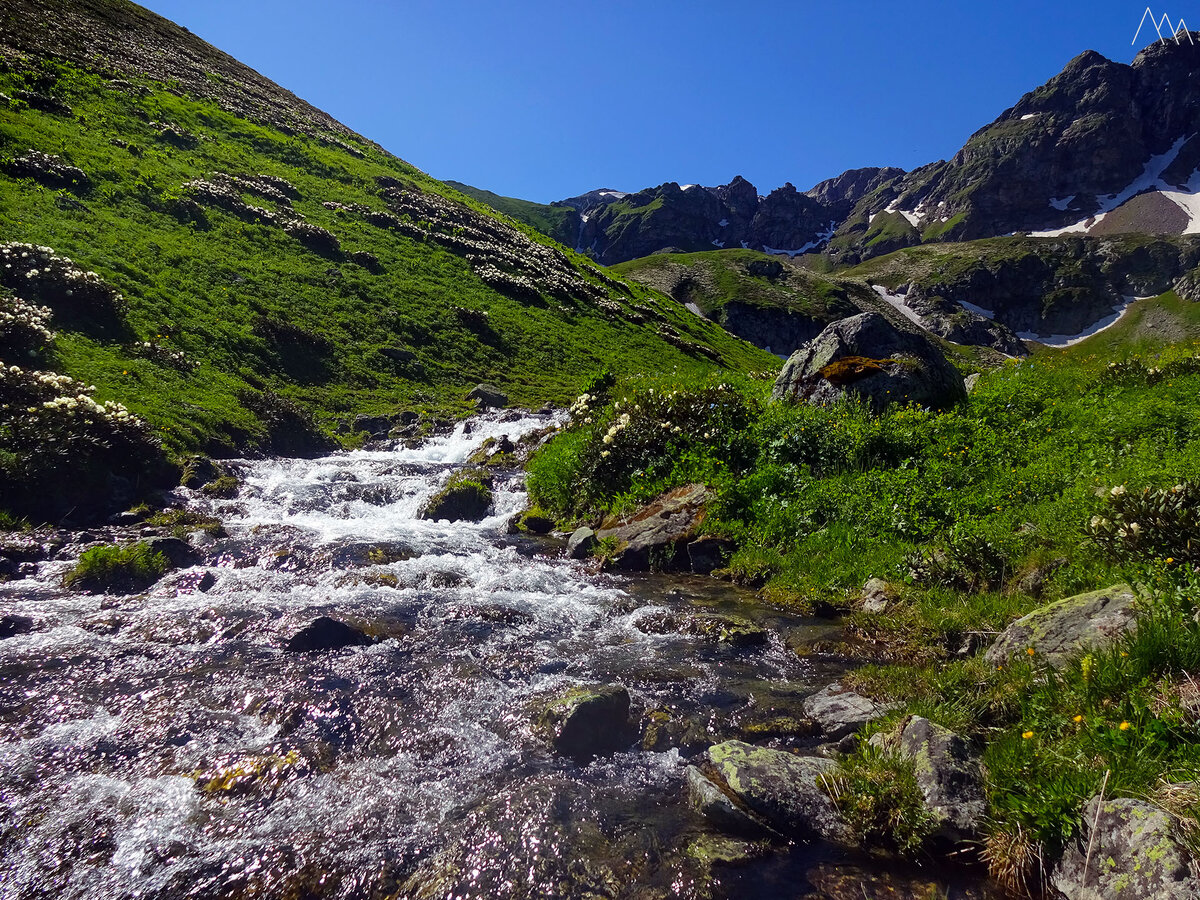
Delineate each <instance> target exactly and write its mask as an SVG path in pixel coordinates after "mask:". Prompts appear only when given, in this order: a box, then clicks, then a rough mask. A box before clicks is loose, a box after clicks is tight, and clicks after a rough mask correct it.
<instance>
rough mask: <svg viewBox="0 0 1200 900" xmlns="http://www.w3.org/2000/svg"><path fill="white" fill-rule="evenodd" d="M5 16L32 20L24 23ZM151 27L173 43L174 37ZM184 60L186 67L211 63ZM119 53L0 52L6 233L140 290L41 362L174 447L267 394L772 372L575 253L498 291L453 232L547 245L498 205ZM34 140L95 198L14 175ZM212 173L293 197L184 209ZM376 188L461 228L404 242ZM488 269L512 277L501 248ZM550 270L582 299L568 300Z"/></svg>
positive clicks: (362, 396)
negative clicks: (503, 217)
mask: <svg viewBox="0 0 1200 900" xmlns="http://www.w3.org/2000/svg"><path fill="white" fill-rule="evenodd" d="M65 6H68V7H71V8H72V9H75V10H76V11H77V12H78V11H79V10H83V13H86V15H87V16H92V15H93V14H95V10H96V9H100V10H101V11H103V10H106V9H108V8H110V7H111V8H112V9H115V10H118V11H123V10H128V9H134V10H136V8H135V7H132V6H131V5H130V4H122V3H118V2H115V0H114V2H112V3H88V4H78V5H72V4H66V5H65ZM81 14H82V13H81ZM160 21H161V20H160ZM102 24H104V23H102ZM27 25H28V27H35V28H36V27H38V26H37V25H35V24H29V23H27ZM5 27H6V28H9V29H12V28H14V27H18V26H14V25H13V20H12V19H11V17H10V18H9V19H7V20H6V22H5ZM114 27H115V26H114ZM162 27H163V28H167V26H166V25H163V26H162ZM170 27H171V28H173V26H170ZM8 37H9V38H10V43H11V37H12V34H11V31H10V33H9V35H8ZM157 38H158V39H159V40H160V41H162V42H164V44H165V46H167V47H170V46H171V42H172V41H174V40H175V35H174V32H169V31H168V35H167V38H163V37H162V35H161V34H159V35H157ZM193 41H194V39H193ZM195 44H196V45H199V42H195ZM69 45H70V42H69V41H64V46H69ZM199 46H201V47H203V46H206V45H199ZM189 48H190V51H191V56H190V57H189V56H188V54H184V53H182V52H181V53H180V54H179V58H180V59H183V58H185V57H187V58H189V59H191V58H194V57H195V56H196V55H197V53H199V51H196V50H195V48H194V47H192V46H191V45H189ZM150 55H151V54H148V57H149V56H150ZM155 58H156V59H157V58H158V57H155ZM111 62H112V60H104V59H97V60H96V61H95V63H94V65H93V64H80V63H79V61H76V62H75V63H70V62H64V61H62V60H54V59H45V60H43V59H38V58H36V57H33V56H30V57H26V58H24V59H22V58H18V57H16V55H15V54H11V53H10V54H9V56H8V58H7V59H6V60H4V61H3V62H2V63H0V93H3V94H4V95H6V98H5V99H0V161H3V162H4V163H5V165H7V166H8V168H7V170H5V171H0V239H3V240H7V241H25V242H31V243H34V244H41V245H46V246H49V247H52V248H53V249H54V250H55V251H56V252H58V253H60V254H64V255H67V256H70V257H71V258H72V259H74V260H75V261H76V262H77V263H78V264H79V265H80V266H81V267H83V268H84V269H88V270H93V271H95V272H97V273H98V274H99V275H100V276H102V277H103V278H104V279H105V280H107V281H108V282H110V283H111V284H113V285H114V286H115V287H116V288H118V289H119V290H120V291H121V292H122V293H123V294H124V295H125V298H126V302H127V312H126V314H125V317H124V322H123V323H122V325H121V327H120V328H117V329H109V330H107V331H102V330H100V329H98V328H96V327H93V326H94V323H89V322H87V321H86V319H85V320H80V321H63V320H61V319H60V318H56V320H55V321H54V322H53V323H52V325H53V327H54V328H55V329H56V330H57V331H58V332H59V335H58V338H57V341H56V346H55V350H54V352H53V353H52V356H51V358H50V359H49V360H47V363H49V364H51V365H48V366H46V367H52V368H54V369H55V370H56V371H62V372H65V373H67V374H70V375H73V376H75V377H77V378H79V379H81V380H83V381H85V382H87V383H90V384H95V385H96V386H97V389H98V390H97V397H98V398H99V399H114V400H120V401H122V402H124V403H126V404H127V405H128V406H129V407H130V409H131V410H132V411H133V412H134V413H136V414H138V415H139V416H142V417H144V418H145V419H146V420H147V421H148V422H149V423H150V424H151V426H152V427H153V428H154V430H155V431H156V432H157V433H159V434H160V435H162V437H163V438H164V440H165V442H166V444H167V445H168V446H169V447H171V448H174V449H176V450H187V449H194V448H203V449H206V450H209V451H210V452H230V451H233V450H234V449H243V448H245V447H247V446H253V445H254V444H255V443H256V442H259V441H261V440H262V438H263V435H264V433H265V429H266V426H265V425H264V423H263V422H262V421H261V415H260V414H258V413H256V412H255V411H254V409H253V406H254V404H253V403H250V404H248V403H247V402H246V400H245V398H246V397H248V396H253V395H256V394H258V393H260V392H263V391H270V392H273V393H276V394H278V395H280V396H282V397H285V398H288V399H290V400H293V401H296V402H298V403H300V404H301V405H302V406H304V407H305V408H307V409H309V410H311V411H313V412H315V413H316V415H317V417H318V419H319V420H320V421H321V422H323V423H325V424H326V425H328V424H330V423H331V422H332V421H333V420H334V419H336V418H338V417H344V416H347V415H349V414H351V413H358V412H390V411H395V410H397V409H401V408H418V409H436V410H440V411H450V412H453V411H455V410H460V411H461V410H465V409H466V406H465V404H463V403H462V398H463V396H464V394H465V392H466V391H467V390H468V389H469V388H470V387H471V386H472V385H474V384H475V383H477V382H481V381H490V382H494V383H496V384H498V385H499V386H501V387H502V388H504V389H506V390H508V391H509V393H510V395H511V397H512V399H513V400H514V402H518V403H522V404H527V405H532V404H538V403H541V402H544V401H556V402H562V401H564V400H566V399H567V398H568V397H570V396H572V395H573V394H574V393H575V392H577V390H578V389H579V387H580V385H581V384H582V383H583V382H584V381H585V380H586V379H587V378H588V377H589V375H590V374H592V373H593V372H594V371H595V370H597V369H599V368H602V367H605V366H608V367H612V368H614V369H617V370H634V369H636V370H658V371H662V370H672V369H678V370H679V371H680V372H695V373H700V372H703V371H708V370H711V369H713V368H714V366H715V365H716V364H715V363H714V361H713V360H714V358H715V359H719V360H720V362H721V363H722V364H723V365H727V366H730V367H733V368H759V367H763V366H766V365H770V363H771V361H770V358H769V357H766V356H765V355H764V354H762V353H760V352H759V351H757V350H755V349H754V348H752V347H750V346H748V345H746V344H744V343H742V342H740V341H737V340H736V339H733V338H730V337H729V336H728V335H726V334H724V333H723V332H721V331H720V329H718V328H717V327H715V326H712V325H708V324H707V323H703V322H701V321H699V320H697V319H696V317H695V316H693V315H691V314H690V313H688V312H687V311H686V310H684V309H682V307H681V306H679V305H678V304H676V303H674V302H672V301H670V300H669V299H667V298H664V297H661V296H657V295H655V294H653V293H652V292H651V291H648V290H646V289H644V288H641V287H637V286H635V287H632V288H625V287H622V286H620V285H617V284H616V283H610V281H611V280H610V279H608V278H607V276H605V275H603V274H601V273H600V272H598V270H596V269H595V267H594V266H592V265H591V264H590V263H588V262H587V261H586V260H583V259H582V258H579V257H576V256H575V255H573V254H571V253H570V252H567V253H565V255H562V256H555V260H554V261H553V266H552V268H553V269H554V271H553V272H550V273H549V274H548V275H546V277H545V280H543V281H539V280H538V276H537V274H536V273H535V274H534V275H532V276H530V277H531V278H532V280H533V289H532V290H529V291H525V292H521V291H513V290H507V289H500V290H498V289H496V288H495V287H493V286H490V285H489V283H487V282H485V281H484V280H483V278H482V277H481V275H480V274H478V273H479V272H480V271H481V267H480V264H479V263H478V261H475V262H473V261H472V260H469V259H468V258H467V256H468V255H469V254H470V252H471V251H470V250H469V249H468V250H467V251H464V250H462V249H461V248H456V247H455V246H453V240H454V238H455V236H456V235H458V234H459V233H460V232H461V233H466V231H467V230H469V229H470V228H472V227H474V226H475V225H478V224H479V223H480V222H483V223H484V224H485V225H486V226H487V227H493V226H494V227H496V228H499V229H500V230H501V231H504V233H505V234H506V235H511V240H512V241H514V242H515V243H514V244H513V246H514V247H517V248H518V249H519V248H520V247H521V246H525V245H526V244H522V241H524V242H526V243H528V242H530V241H532V242H533V243H535V244H549V241H547V240H546V239H544V238H542V237H541V236H540V235H537V234H536V232H534V231H533V230H532V229H527V228H522V227H516V226H512V225H505V224H498V220H497V219H496V217H495V216H494V214H493V213H492V212H491V211H490V210H487V209H486V207H484V206H483V205H481V204H479V203H477V202H475V201H473V200H471V199H469V198H467V197H464V196H462V195H461V194H458V193H457V192H456V191H454V190H453V189H451V188H449V187H447V186H446V185H443V184H441V183H439V182H437V181H434V180H433V179H431V178H429V177H428V176H426V175H424V174H423V173H421V172H419V171H418V170H416V169H415V168H413V167H412V166H409V165H407V164H406V163H404V162H402V161H401V160H398V159H396V158H395V157H392V156H390V155H388V154H386V153H384V152H383V151H381V150H380V149H378V148H377V147H375V146H374V145H372V144H370V143H369V142H367V141H364V140H362V139H359V138H357V137H356V136H353V135H350V134H349V133H341V132H336V131H334V130H331V128H329V127H327V126H326V125H322V124H321V123H320V122H318V125H319V126H320V127H317V126H313V125H312V123H311V121H309V120H311V118H312V116H311V115H309V120H304V121H301V122H300V126H301V127H304V128H306V129H307V132H308V133H306V132H305V131H303V130H300V128H299V127H296V123H293V124H292V125H288V124H286V123H283V122H279V123H276V124H275V125H272V124H270V123H268V122H264V121H261V120H254V119H251V118H248V117H247V116H248V115H250V113H249V112H247V113H246V115H241V114H238V113H237V112H231V111H230V109H229V107H230V106H231V104H230V103H229V102H227V99H226V97H225V93H223V92H227V89H228V88H229V87H230V84H231V78H232V76H231V75H230V74H228V72H227V70H226V69H222V68H221V67H222V66H226V67H228V66H229V61H228V58H218V57H217V56H214V57H213V58H212V59H211V60H208V59H205V58H201V59H200V62H199V64H200V65H209V64H211V65H212V66H213V69H214V71H212V72H211V73H209V75H210V76H211V77H209V78H207V79H205V80H206V81H207V82H210V83H211V84H212V85H214V94H213V96H211V97H210V96H205V95H202V94H197V93H195V92H193V91H191V90H185V89H182V88H181V85H180V82H178V81H175V80H168V81H165V82H164V81H160V80H156V79H153V78H148V77H133V76H130V75H129V74H128V72H127V71H124V70H122V71H117V72H114V71H113V70H112V68H111V67H110V63H111ZM180 64H182V63H180ZM235 74H236V73H235ZM197 90H200V88H197ZM234 93H235V94H237V95H238V96H243V95H242V94H239V93H238V92H237V91H234ZM280 93H281V94H282V92H280ZM22 96H25V97H32V98H33V102H32V103H30V102H28V101H27V100H22V99H21V98H22ZM289 96H290V95H289ZM39 97H41V98H44V97H51V98H54V101H55V103H57V104H60V105H61V106H60V108H59V109H57V110H51V111H47V110H46V109H39V108H36V106H39V105H40V106H43V107H45V106H46V105H47V104H46V103H45V102H44V101H43V100H39V99H37V98H39ZM286 99H287V98H286V97H285V98H284V100H286ZM292 99H293V100H294V98H292ZM281 102H282V101H281ZM301 112H304V110H303V109H302V110H301ZM310 112H311V110H310ZM306 115H308V113H306ZM306 122H307V124H305V123H306ZM164 125H169V126H170V127H171V128H174V129H176V130H177V132H182V133H183V135H184V136H183V137H182V138H181V137H178V136H177V135H176V136H173V135H172V133H171V132H170V131H168V130H166V129H165V128H164ZM322 129H325V130H322ZM31 149H33V150H37V151H42V152H45V153H50V154H55V155H58V156H60V157H61V158H62V159H63V160H64V161H65V162H66V163H69V164H70V165H73V166H77V167H79V168H80V169H82V170H83V171H84V172H85V173H86V175H87V177H88V183H87V186H86V187H78V186H77V187H75V188H68V187H65V186H63V187H56V186H54V185H52V184H48V183H46V181H45V180H44V179H43V180H42V181H41V182H39V180H38V179H36V178H29V177H15V176H14V174H13V170H12V168H11V165H12V161H13V160H14V158H17V157H21V156H22V155H24V154H26V153H27V151H29V150H31ZM4 168H5V167H4V166H0V170H3V169H4ZM214 173H225V174H230V175H257V174H267V175H270V176H276V177H279V178H282V179H285V180H286V181H287V182H288V183H290V184H291V185H293V186H294V187H295V189H296V196H297V199H295V200H294V201H292V203H291V204H278V203H274V202H272V201H270V200H266V199H264V198H263V197H262V196H255V195H254V194H253V193H251V192H246V191H237V192H235V193H239V194H240V197H239V201H244V202H245V203H246V204H251V205H253V206H257V207H262V208H264V209H266V211H267V214H268V215H266V216H261V217H257V220H255V219H256V217H255V216H254V215H246V214H245V212H244V208H243V211H242V212H241V213H238V214H234V213H230V212H227V211H224V210H222V209H218V208H214V207H211V206H209V207H207V208H204V209H202V210H197V209H196V208H195V207H194V206H192V205H191V204H189V203H186V202H181V201H182V200H184V199H185V195H187V193H188V192H187V191H186V189H185V184H186V183H188V182H189V181H192V180H194V179H209V180H213V179H214ZM380 177H386V178H390V179H393V181H392V182H390V184H392V185H393V186H398V187H399V189H400V190H401V191H402V192H403V191H406V192H408V195H411V196H417V197H420V196H427V197H432V198H433V200H434V201H437V200H438V198H444V199H445V200H446V201H448V202H449V204H450V205H449V206H446V204H445V203H443V204H442V206H443V207H445V208H446V209H449V210H450V212H449V213H447V216H448V218H447V219H446V220H445V221H441V222H432V223H431V222H428V221H424V220H423V219H422V218H421V214H420V213H418V212H410V213H407V214H406V213H404V212H401V213H400V214H399V215H395V218H396V219H399V220H401V222H402V224H404V225H405V226H408V233H406V232H405V231H404V230H403V229H399V230H398V229H397V227H395V226H388V227H377V226H376V225H373V224H370V222H369V221H368V218H369V217H368V215H367V211H368V210H369V211H373V212H376V213H382V212H387V211H388V209H389V204H390V205H391V208H392V212H393V214H395V211H396V209H397V206H396V203H395V202H393V201H394V199H395V198H394V196H393V198H392V200H389V198H388V197H386V196H384V194H385V193H386V191H385V190H383V189H381V187H380V184H379V182H378V181H377V179H379V178H380ZM330 204H342V205H343V206H342V207H340V208H337V207H335V208H329V205H330ZM289 206H290V207H291V208H289ZM295 217H302V218H303V219H304V220H305V221H306V222H308V223H310V224H312V225H315V226H318V227H320V228H323V229H326V230H328V232H330V233H332V234H333V235H334V236H335V237H336V239H337V241H338V242H339V244H340V250H337V251H325V252H318V251H314V250H312V249H309V248H308V246H306V245H305V244H304V243H302V242H301V240H298V239H297V238H296V237H293V236H290V235H289V234H288V233H287V232H286V231H285V230H284V228H283V227H282V225H281V223H282V222H283V221H285V220H287V219H289V218H295ZM272 218H274V220H275V221H272ZM458 220H461V223H462V224H461V225H460V224H459V223H458ZM489 223H490V224H489ZM506 229H507V230H506ZM414 235H415V236H414ZM356 252H366V253H369V254H371V255H372V256H373V257H374V258H375V259H376V260H377V261H378V266H377V267H376V266H375V264H374V263H373V262H371V261H370V260H369V258H365V257H364V258H362V259H363V260H366V263H367V264H366V265H362V264H359V263H356V262H354V261H353V259H352V254H354V253H356ZM554 252H555V253H557V251H554ZM489 259H490V258H489ZM486 261H487V260H485V262H486ZM495 263H496V265H498V266H499V267H500V268H501V269H505V267H506V265H507V262H506V261H505V259H504V258H501V257H499V256H498V257H496V259H495ZM554 267H557V268H554ZM516 271H518V272H520V269H519V268H518V269H517V270H516ZM552 276H554V277H558V276H561V277H563V278H567V279H568V280H571V282H572V283H573V284H576V285H578V283H582V284H583V285H584V287H585V288H587V290H582V289H580V290H575V289H574V288H568V289H565V290H560V291H558V292H557V293H555V291H554V289H553V287H552V285H551V283H550V282H551V281H552ZM572 290H575V293H572ZM664 330H665V331H666V332H667V337H666V338H664V336H663V334H662V333H661V332H663V331H664ZM144 342H153V343H156V344H161V345H162V346H164V347H166V348H169V349H170V350H172V351H176V350H178V351H182V352H183V353H184V354H185V357H186V360H187V365H186V366H183V367H180V366H172V365H164V364H162V363H161V362H156V361H155V360H154V359H149V358H146V357H147V354H146V353H145V352H143V350H142V349H140V348H139V347H138V345H139V344H143V343H144ZM384 350H389V351H392V355H391V356H389V355H387V354H384V353H382V352H381V351H384ZM410 355H411V358H407V359H405V358H404V357H409V356H410ZM397 358H400V359H401V361H397Z"/></svg>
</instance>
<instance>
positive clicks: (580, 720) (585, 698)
mask: <svg viewBox="0 0 1200 900" xmlns="http://www.w3.org/2000/svg"><path fill="white" fill-rule="evenodd" d="M535 728H536V730H537V732H538V733H539V734H540V735H541V736H542V738H544V739H545V740H546V741H548V742H549V743H550V745H551V746H553V747H554V749H555V750H557V751H558V752H559V753H562V754H563V755H564V756H569V757H571V758H572V759H574V760H576V761H578V762H586V761H587V760H590V759H592V758H593V757H596V756H602V755H604V754H607V753H614V752H616V751H618V750H622V749H624V748H626V747H628V746H629V744H630V743H631V742H632V740H633V735H632V729H631V727H630V722H629V691H627V690H626V689H625V688H623V687H621V686H620V685H612V684H601V685H585V686H581V687H573V688H571V689H570V690H568V691H566V692H565V693H563V694H561V695H559V696H558V697H556V698H554V699H553V700H551V701H550V702H549V703H548V704H547V705H546V706H545V707H544V708H543V709H542V710H541V712H539V713H538V715H537V718H536V722H535Z"/></svg>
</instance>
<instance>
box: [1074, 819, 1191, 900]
mask: <svg viewBox="0 0 1200 900" xmlns="http://www.w3.org/2000/svg"><path fill="white" fill-rule="evenodd" d="M1089 849H1090V851H1091V853H1090V859H1089V852H1088V851H1089ZM1194 867H1195V860H1193V859H1192V857H1191V854H1189V853H1188V851H1187V850H1186V848H1185V847H1184V845H1183V842H1182V840H1181V839H1180V835H1179V834H1178V833H1177V832H1176V830H1175V828H1174V826H1173V824H1172V821H1171V817H1170V816H1168V815H1167V813H1165V812H1163V811H1162V810H1161V809H1159V808H1158V807H1156V806H1152V805H1150V804H1149V803H1145V802H1143V801H1141V800H1131V799H1120V800H1104V801H1101V799H1100V798H1099V797H1096V798H1093V799H1092V800H1091V802H1089V803H1088V804H1087V805H1086V806H1085V807H1084V811H1083V831H1082V832H1081V834H1080V835H1079V839H1078V840H1077V842H1076V843H1074V844H1072V845H1071V846H1069V847H1068V848H1067V851H1066V852H1065V853H1064V854H1063V858H1062V860H1061V861H1060V862H1059V863H1058V865H1057V866H1055V867H1054V870H1053V872H1052V873H1051V879H1050V880H1051V882H1052V883H1053V885H1054V887H1056V888H1057V889H1058V890H1059V891H1061V892H1062V894H1063V895H1064V896H1065V897H1066V898H1067V900H1132V898H1134V897H1136V898H1138V900H1198V898H1200V879H1198V878H1197V877H1196V874H1195V870H1194Z"/></svg>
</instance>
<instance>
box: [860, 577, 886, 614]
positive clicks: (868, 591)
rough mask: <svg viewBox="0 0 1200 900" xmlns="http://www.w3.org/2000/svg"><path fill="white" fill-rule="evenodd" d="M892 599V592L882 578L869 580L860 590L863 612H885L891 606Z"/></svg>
mask: <svg viewBox="0 0 1200 900" xmlns="http://www.w3.org/2000/svg"><path fill="white" fill-rule="evenodd" d="M893 597H894V590H893V588H892V586H891V585H890V584H888V583H887V582H886V581H884V580H883V579H882V578H871V579H869V580H868V581H867V583H866V584H864V585H863V589H862V597H861V600H862V608H863V612H869V613H882V612H887V608H888V606H890V605H891V602H892V600H893Z"/></svg>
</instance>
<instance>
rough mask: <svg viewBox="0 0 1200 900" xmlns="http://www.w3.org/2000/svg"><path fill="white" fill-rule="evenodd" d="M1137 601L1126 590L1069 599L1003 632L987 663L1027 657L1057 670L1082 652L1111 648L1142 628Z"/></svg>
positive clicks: (1131, 593)
mask: <svg viewBox="0 0 1200 900" xmlns="http://www.w3.org/2000/svg"><path fill="white" fill-rule="evenodd" d="M1135 602H1136V598H1135V597H1134V595H1133V591H1131V590H1130V589H1129V588H1128V587H1127V586H1125V585H1116V586H1115V587H1110V588H1105V589H1104V590H1100V591H1092V592H1091V593H1089V594H1079V595H1077V596H1074V597H1067V598H1066V599H1065V600H1059V601H1058V602H1057V603H1051V604H1050V605H1049V606H1045V607H1042V608H1041V609H1037V610H1034V611H1033V612H1031V613H1029V615H1027V616H1023V617H1022V618H1020V619H1017V621H1015V622H1013V623H1012V624H1011V625H1009V626H1008V628H1006V629H1004V631H1002V632H1001V633H1000V636H999V637H998V638H996V640H995V642H994V643H993V644H992V646H991V648H990V649H989V650H988V651H987V657H986V658H987V661H988V662H990V663H992V664H993V665H997V666H998V665H1003V664H1004V663H1006V662H1008V661H1009V660H1010V659H1012V658H1013V657H1014V656H1021V655H1025V654H1027V652H1028V651H1029V650H1030V649H1031V648H1032V649H1033V651H1034V654H1035V657H1036V658H1037V659H1039V660H1042V661H1044V662H1047V663H1049V664H1050V665H1051V666H1053V667H1056V668H1057V667H1058V666H1060V665H1062V664H1063V663H1065V662H1066V661H1067V659H1069V658H1070V657H1071V656H1072V655H1073V654H1075V653H1077V652H1079V651H1080V650H1094V649H1098V648H1101V647H1105V646H1108V645H1110V644H1112V643H1114V642H1115V641H1116V640H1118V639H1119V638H1120V637H1121V636H1122V635H1125V634H1128V633H1129V632H1130V631H1132V630H1133V629H1134V628H1135V627H1136V626H1137V611H1136V608H1135Z"/></svg>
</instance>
